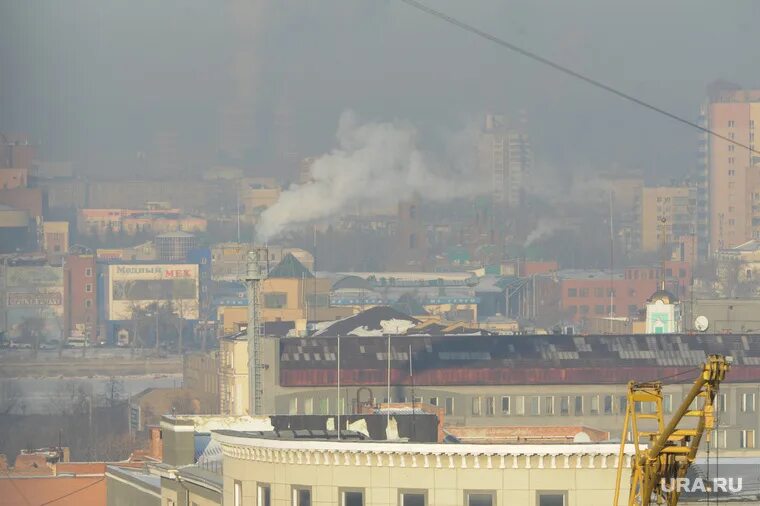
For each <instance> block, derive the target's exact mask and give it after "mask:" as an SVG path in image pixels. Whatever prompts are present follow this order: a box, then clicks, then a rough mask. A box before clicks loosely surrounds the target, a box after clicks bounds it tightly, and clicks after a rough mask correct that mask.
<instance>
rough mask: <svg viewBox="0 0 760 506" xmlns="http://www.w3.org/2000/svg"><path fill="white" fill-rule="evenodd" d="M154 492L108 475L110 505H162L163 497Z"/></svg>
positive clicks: (107, 495) (107, 487) (107, 494)
mask: <svg viewBox="0 0 760 506" xmlns="http://www.w3.org/2000/svg"><path fill="white" fill-rule="evenodd" d="M154 494H155V492H154ZM154 494H151V493H150V492H148V491H147V490H145V489H143V488H138V487H135V486H133V485H132V484H131V483H129V482H125V481H124V480H123V479H121V478H119V477H116V476H114V475H110V474H109V475H107V476H106V504H107V505H108V506H161V497H160V496H157V495H154Z"/></svg>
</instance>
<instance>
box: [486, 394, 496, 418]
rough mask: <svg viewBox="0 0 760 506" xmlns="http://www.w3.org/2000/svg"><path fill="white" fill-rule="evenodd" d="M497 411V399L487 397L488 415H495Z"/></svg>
mask: <svg viewBox="0 0 760 506" xmlns="http://www.w3.org/2000/svg"><path fill="white" fill-rule="evenodd" d="M495 413H496V400H495V399H494V398H493V397H486V415H487V416H493V415H494V414H495Z"/></svg>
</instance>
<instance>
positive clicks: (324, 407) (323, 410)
mask: <svg viewBox="0 0 760 506" xmlns="http://www.w3.org/2000/svg"><path fill="white" fill-rule="evenodd" d="M329 412H330V399H328V398H325V399H319V414H320V415H326V414H328V413H329Z"/></svg>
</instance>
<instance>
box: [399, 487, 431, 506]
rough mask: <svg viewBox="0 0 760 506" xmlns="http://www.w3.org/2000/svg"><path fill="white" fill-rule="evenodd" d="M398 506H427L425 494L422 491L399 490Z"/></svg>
mask: <svg viewBox="0 0 760 506" xmlns="http://www.w3.org/2000/svg"><path fill="white" fill-rule="evenodd" d="M398 504H399V506H427V492H425V491H424V490H400V491H399V493H398Z"/></svg>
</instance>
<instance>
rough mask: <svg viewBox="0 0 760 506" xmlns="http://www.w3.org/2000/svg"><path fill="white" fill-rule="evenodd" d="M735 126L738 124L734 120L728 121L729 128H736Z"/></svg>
mask: <svg viewBox="0 0 760 506" xmlns="http://www.w3.org/2000/svg"><path fill="white" fill-rule="evenodd" d="M734 126H736V123H735V122H734V120H732V119H730V120H728V128H734Z"/></svg>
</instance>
